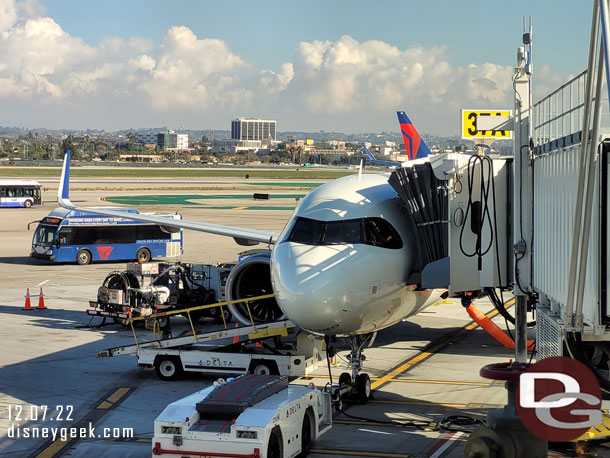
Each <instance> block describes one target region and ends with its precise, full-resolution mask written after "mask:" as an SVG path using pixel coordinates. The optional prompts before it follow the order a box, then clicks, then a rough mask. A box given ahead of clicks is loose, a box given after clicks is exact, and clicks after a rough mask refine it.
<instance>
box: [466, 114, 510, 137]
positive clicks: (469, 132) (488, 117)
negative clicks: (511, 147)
mask: <svg viewBox="0 0 610 458" xmlns="http://www.w3.org/2000/svg"><path fill="white" fill-rule="evenodd" d="M510 116H512V111H511V110H462V138H463V139H476V138H495V139H498V140H501V139H511V138H513V133H512V130H482V129H481V128H480V125H481V124H482V123H481V120H482V119H481V118H485V119H484V121H485V123H484V124H485V125H490V121H492V119H493V118H498V123H497V125H499V124H503V122H505V121H506V120H507V118H508V117H510ZM477 120H478V121H479V122H477ZM491 125H493V121H492V122H491Z"/></svg>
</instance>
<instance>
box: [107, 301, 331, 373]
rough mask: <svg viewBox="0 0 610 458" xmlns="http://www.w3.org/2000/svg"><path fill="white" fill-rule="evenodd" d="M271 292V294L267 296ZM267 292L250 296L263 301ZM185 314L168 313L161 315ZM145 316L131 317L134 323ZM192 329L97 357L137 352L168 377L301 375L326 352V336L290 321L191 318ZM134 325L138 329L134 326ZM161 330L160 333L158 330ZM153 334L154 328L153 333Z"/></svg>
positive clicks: (141, 360)
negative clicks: (196, 321)
mask: <svg viewBox="0 0 610 458" xmlns="http://www.w3.org/2000/svg"><path fill="white" fill-rule="evenodd" d="M268 296H270V295H268ZM268 296H258V297H253V298H249V299H247V300H246V307H248V305H247V301H249V300H251V301H258V300H261V299H265V298H267V297H268ZM230 302H231V301H229V302H224V303H218V304H211V305H205V306H199V307H193V308H190V309H186V310H185V312H186V313H187V317H189V318H190V315H191V314H192V313H193V311H197V310H200V309H204V308H210V307H223V308H224V307H225V306H226V305H228V304H229V303H230ZM177 313H182V311H172V312H164V313H162V314H156V315H152V316H151V318H154V319H158V318H159V316H163V315H171V314H177ZM145 318H146V317H136V318H130V319H129V322H130V323H131V324H132V326H133V323H134V322H136V321H138V320H143V319H145ZM190 324H191V332H189V333H188V334H187V335H181V336H177V337H172V336H171V335H167V334H165V335H159V337H158V338H157V339H156V340H150V341H147V342H138V340H137V336H136V333H135V330H134V338H135V339H136V340H135V343H134V344H132V345H126V346H121V347H113V348H108V349H106V350H103V351H101V352H99V353H98V354H97V356H98V358H108V357H112V356H119V355H132V356H136V357H137V359H138V364H139V365H140V366H142V367H154V368H155V370H156V371H157V375H158V376H159V377H160V378H161V379H163V380H172V379H175V378H178V377H179V376H180V375H181V374H182V373H183V372H199V373H203V374H209V375H218V374H231V375H237V374H245V373H256V374H277V375H290V376H300V375H305V374H307V373H309V372H311V371H312V370H313V369H314V368H315V367H316V364H317V363H318V362H319V361H322V360H323V359H324V357H325V354H324V347H323V345H324V344H323V341H322V340H321V339H316V338H314V337H313V336H308V335H307V334H305V333H303V332H299V330H298V329H297V328H296V327H295V326H294V324H292V322H290V321H288V320H283V321H275V322H271V323H265V324H256V325H255V324H251V325H250V326H241V327H238V326H237V324H236V327H234V328H233V327H228V326H226V325H225V327H224V328H221V329H212V330H210V329H209V328H208V327H206V329H205V330H197V329H196V328H195V326H194V325H193V320H192V319H190ZM132 330H133V328H132ZM159 334H161V333H159ZM153 336H154V332H153Z"/></svg>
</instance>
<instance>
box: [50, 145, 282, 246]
mask: <svg viewBox="0 0 610 458" xmlns="http://www.w3.org/2000/svg"><path fill="white" fill-rule="evenodd" d="M69 196H70V151H69V150H68V151H67V152H66V155H65V157H64V165H63V168H62V171H61V179H60V181H59V188H58V189H57V202H58V203H59V205H60V206H61V207H64V208H67V209H68V210H78V211H85V212H89V213H95V214H99V215H104V216H113V217H118V218H125V217H126V215H125V213H124V212H118V211H113V210H105V209H104V208H103V207H96V208H91V207H78V206H76V205H74V204H73V203H72V202H71V201H70V197H69ZM128 218H129V219H132V220H135V221H143V222H145V223H153V224H160V225H163V226H167V227H172V228H183V229H191V230H194V231H200V232H208V233H210V234H217V235H224V236H227V237H233V238H234V239H235V241H236V242H237V243H238V244H240V245H255V244H256V243H268V244H274V243H275V242H276V241H277V237H278V235H279V234H276V233H274V232H267V231H260V230H257V229H248V228H241V227H233V226H222V225H219V224H211V223H203V222H199V221H186V220H177V219H170V218H164V217H162V216H151V215H140V214H132V213H129V216H128Z"/></svg>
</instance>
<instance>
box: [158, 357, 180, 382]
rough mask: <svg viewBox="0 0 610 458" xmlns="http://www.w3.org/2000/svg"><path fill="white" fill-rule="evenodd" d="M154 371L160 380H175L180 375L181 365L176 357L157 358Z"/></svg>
mask: <svg viewBox="0 0 610 458" xmlns="http://www.w3.org/2000/svg"><path fill="white" fill-rule="evenodd" d="M155 371H156V372H157V375H158V376H159V378H160V379H161V380H165V381H167V380H176V379H177V378H179V377H180V376H181V375H182V364H181V363H180V358H179V357H176V356H159V357H158V358H157V360H156V361H155Z"/></svg>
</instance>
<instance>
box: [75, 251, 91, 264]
mask: <svg viewBox="0 0 610 458" xmlns="http://www.w3.org/2000/svg"><path fill="white" fill-rule="evenodd" d="M76 262H77V263H78V264H80V265H81V266H86V265H87V264H89V263H90V262H91V253H89V251H88V250H80V251H79V252H78V253H77V254H76Z"/></svg>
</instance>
